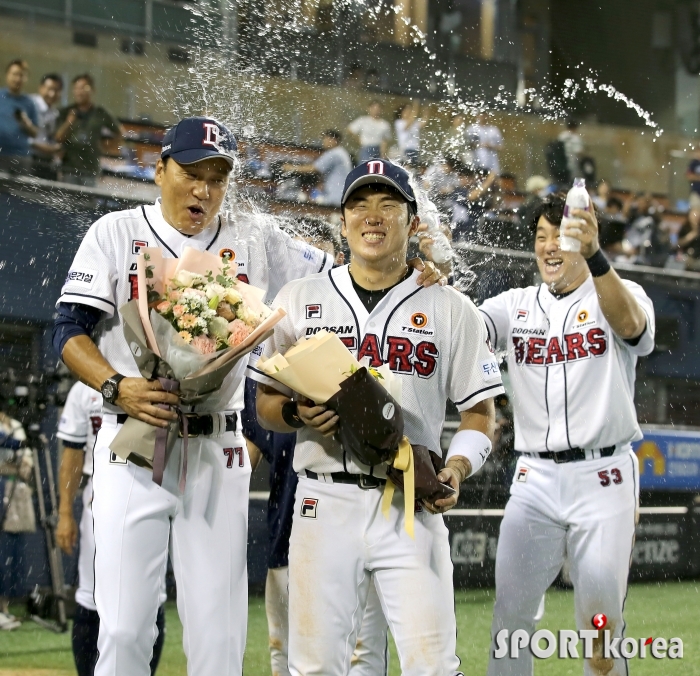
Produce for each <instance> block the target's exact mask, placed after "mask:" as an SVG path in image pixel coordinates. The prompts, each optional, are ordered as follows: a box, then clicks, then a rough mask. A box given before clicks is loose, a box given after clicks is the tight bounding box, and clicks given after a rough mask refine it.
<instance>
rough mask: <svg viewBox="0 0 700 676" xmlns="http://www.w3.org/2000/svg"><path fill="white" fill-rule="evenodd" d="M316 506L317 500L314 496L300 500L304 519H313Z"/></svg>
mask: <svg viewBox="0 0 700 676" xmlns="http://www.w3.org/2000/svg"><path fill="white" fill-rule="evenodd" d="M317 506H318V500H317V499H316V498H304V499H303V500H302V501H301V515H302V516H303V517H304V518H305V519H315V518H316V507H317Z"/></svg>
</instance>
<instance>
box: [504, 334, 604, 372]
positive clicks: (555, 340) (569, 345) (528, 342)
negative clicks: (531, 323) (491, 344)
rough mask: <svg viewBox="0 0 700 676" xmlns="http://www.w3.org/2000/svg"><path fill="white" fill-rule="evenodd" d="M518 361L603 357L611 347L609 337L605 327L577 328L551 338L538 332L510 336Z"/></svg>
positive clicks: (543, 362)
mask: <svg viewBox="0 0 700 676" xmlns="http://www.w3.org/2000/svg"><path fill="white" fill-rule="evenodd" d="M511 340H512V344H513V350H514V356H515V363H516V364H526V365H528V366H549V365H550V364H563V363H568V362H572V361H576V360H578V359H589V358H590V357H591V356H593V357H600V356H602V355H604V354H605V353H606V351H607V349H608V337H607V335H606V333H605V331H604V330H603V329H601V328H600V327H594V328H592V329H589V330H588V331H586V332H579V331H576V332H574V333H565V334H564V336H563V337H562V338H561V339H560V338H559V336H552V337H550V338H549V339H547V338H544V337H539V336H532V335H531V336H530V337H529V338H524V337H523V336H519V335H513V336H511Z"/></svg>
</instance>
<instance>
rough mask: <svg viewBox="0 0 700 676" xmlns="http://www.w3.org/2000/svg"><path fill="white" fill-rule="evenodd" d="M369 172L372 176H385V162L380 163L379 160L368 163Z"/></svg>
mask: <svg viewBox="0 0 700 676" xmlns="http://www.w3.org/2000/svg"><path fill="white" fill-rule="evenodd" d="M367 171H368V172H369V173H370V174H384V162H380V161H379V160H372V161H371V162H367Z"/></svg>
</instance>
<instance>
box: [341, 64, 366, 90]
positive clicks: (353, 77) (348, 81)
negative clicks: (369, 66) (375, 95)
mask: <svg viewBox="0 0 700 676" xmlns="http://www.w3.org/2000/svg"><path fill="white" fill-rule="evenodd" d="M345 86H346V87H349V88H351V89H362V88H363V87H364V86H365V71H364V68H362V66H361V65H360V64H359V63H353V64H351V66H350V70H349V71H348V76H347V77H346V78H345Z"/></svg>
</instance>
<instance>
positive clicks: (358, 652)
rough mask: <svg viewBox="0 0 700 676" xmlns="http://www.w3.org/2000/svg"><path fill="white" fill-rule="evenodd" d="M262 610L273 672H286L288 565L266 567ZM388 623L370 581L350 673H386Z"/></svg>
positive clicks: (356, 675)
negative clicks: (265, 615) (263, 611)
mask: <svg viewBox="0 0 700 676" xmlns="http://www.w3.org/2000/svg"><path fill="white" fill-rule="evenodd" d="M265 611H266V613H267V626H268V631H269V636H270V661H271V663H272V673H273V674H274V676H289V656H288V654H289V568H288V567H284V568H269V569H268V571H267V580H266V582H265ZM388 630H389V627H388V625H387V623H386V619H385V618H384V613H383V612H382V607H381V604H380V603H379V596H378V595H377V590H376V589H375V587H374V585H370V587H369V593H368V594H367V606H366V608H365V616H364V617H363V618H362V625H361V627H360V631H359V633H358V636H357V643H356V645H355V652H354V653H353V656H352V658H351V665H352V666H351V669H350V676H386V674H388V673H389V645H388V635H387V634H388Z"/></svg>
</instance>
